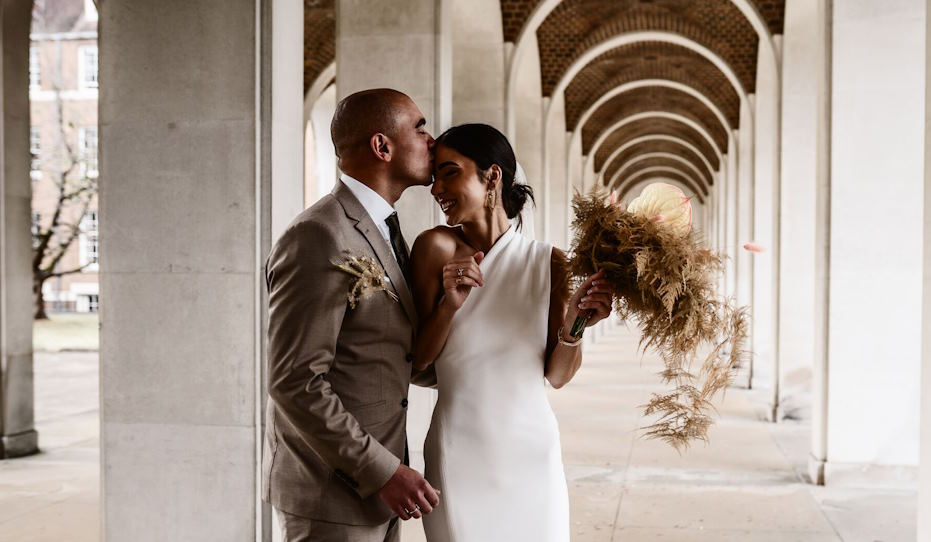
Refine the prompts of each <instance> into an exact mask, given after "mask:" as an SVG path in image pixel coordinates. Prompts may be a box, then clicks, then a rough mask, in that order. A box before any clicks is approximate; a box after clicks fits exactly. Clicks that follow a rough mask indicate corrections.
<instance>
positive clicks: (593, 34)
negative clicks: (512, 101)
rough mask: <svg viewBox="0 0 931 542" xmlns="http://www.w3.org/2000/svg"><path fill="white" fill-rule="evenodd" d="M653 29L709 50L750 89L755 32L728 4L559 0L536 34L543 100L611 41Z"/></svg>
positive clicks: (726, 0)
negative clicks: (592, 51) (578, 61)
mask: <svg viewBox="0 0 931 542" xmlns="http://www.w3.org/2000/svg"><path fill="white" fill-rule="evenodd" d="M638 30H659V31H667V32H673V33H676V34H679V35H682V36H685V37H687V38H689V39H691V40H693V41H695V42H696V43H699V44H701V45H704V46H705V47H707V48H708V49H711V50H712V51H715V52H716V53H717V54H718V55H719V56H721V57H722V58H723V59H724V60H725V61H726V62H727V63H728V64H729V65H730V66H731V68H732V69H733V70H734V72H735V73H736V74H737V77H738V78H739V79H740V82H741V84H742V86H743V87H744V89H746V91H747V92H748V93H752V92H754V88H755V85H756V57H757V43H758V41H759V40H758V38H757V34H756V31H754V30H753V27H752V26H751V25H750V22H749V21H748V20H747V19H746V18H745V17H744V15H743V13H741V12H740V10H739V9H738V8H737V6H735V5H734V4H733V3H732V2H731V1H730V0H701V1H695V0H563V2H560V4H559V6H557V7H556V8H555V9H554V10H553V11H552V12H550V14H549V16H547V18H546V19H545V20H544V21H543V23H542V24H540V28H538V29H537V41H538V45H539V51H540V70H541V72H542V82H543V95H544V96H550V95H551V94H552V92H553V90H554V88H555V87H556V84H557V83H558V82H559V79H560V78H561V77H562V76H563V74H564V73H565V72H566V70H567V69H568V68H569V66H570V65H571V64H572V63H573V62H574V61H575V60H576V59H577V58H579V57H580V56H582V54H583V53H584V52H585V51H587V50H588V49H590V48H591V47H593V46H595V45H597V44H599V43H601V42H603V41H605V40H607V39H609V38H610V37H612V36H616V35H619V34H623V33H626V32H632V31H638Z"/></svg>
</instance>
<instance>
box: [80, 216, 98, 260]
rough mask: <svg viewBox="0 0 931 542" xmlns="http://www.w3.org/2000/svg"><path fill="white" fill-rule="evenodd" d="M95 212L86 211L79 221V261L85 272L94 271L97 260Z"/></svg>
mask: <svg viewBox="0 0 931 542" xmlns="http://www.w3.org/2000/svg"><path fill="white" fill-rule="evenodd" d="M97 233H98V232H97V211H88V213H87V214H86V215H84V219H83V220H82V221H81V236H80V238H79V241H80V251H79V252H80V260H81V265H82V266H87V267H85V268H84V270H85V271H96V270H97V264H98V262H99V261H100V260H99V254H98V238H97Z"/></svg>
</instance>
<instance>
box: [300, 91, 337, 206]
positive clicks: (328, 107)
mask: <svg viewBox="0 0 931 542" xmlns="http://www.w3.org/2000/svg"><path fill="white" fill-rule="evenodd" d="M335 111H336V85H330V86H329V87H327V89H326V90H324V91H323V92H322V93H321V94H320V96H319V97H318V98H317V99H316V100H315V101H314V104H313V105H312V106H311V108H310V115H309V119H308V122H307V126H306V128H305V131H304V134H305V135H304V143H305V146H304V149H305V150H304V157H305V160H304V178H305V181H304V206H305V207H310V206H311V205H313V204H314V203H316V202H317V200H319V199H320V198H322V197H323V196H325V195H327V194H329V193H330V191H331V190H333V185H334V184H335V183H336V179H337V177H338V176H339V173H338V169H337V167H336V151H334V150H333V140H332V139H331V138H330V121H331V120H333V113H334V112H335Z"/></svg>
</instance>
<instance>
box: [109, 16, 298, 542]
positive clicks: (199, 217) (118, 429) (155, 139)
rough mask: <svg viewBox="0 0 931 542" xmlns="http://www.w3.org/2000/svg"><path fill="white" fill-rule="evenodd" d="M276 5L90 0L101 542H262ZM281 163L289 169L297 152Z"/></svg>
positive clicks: (265, 530)
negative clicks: (96, 54) (95, 34)
mask: <svg viewBox="0 0 931 542" xmlns="http://www.w3.org/2000/svg"><path fill="white" fill-rule="evenodd" d="M288 1H289V2H290V1H293V0H288ZM281 3H286V2H285V0H281V2H279V1H278V0H274V1H269V2H261V3H257V2H254V1H236V2H229V1H223V0H202V1H199V2H186V1H182V0H168V1H165V2H151V3H147V2H131V3H126V2H102V3H101V5H100V82H101V85H100V86H101V90H100V117H99V118H100V132H101V137H100V165H101V168H100V169H101V181H102V182H101V192H100V209H101V217H102V220H101V222H100V227H101V238H102V239H103V240H104V242H103V243H102V244H101V252H102V254H101V258H100V260H101V274H100V288H101V300H102V301H103V303H102V304H101V340H100V343H101V352H100V357H101V419H102V421H101V448H102V468H101V473H102V478H103V479H102V496H101V504H102V508H103V510H102V518H103V529H102V530H103V537H104V539H105V540H111V541H116V540H134V541H139V542H145V541H163V540H254V539H267V537H268V536H269V530H268V526H269V522H268V518H269V514H268V508H267V507H264V506H260V504H259V500H258V494H257V480H258V466H259V462H260V461H259V460H260V455H259V454H260V443H261V433H262V426H261V419H262V408H261V405H262V404H263V403H264V398H263V396H264V393H263V390H264V386H263V384H262V371H263V367H264V363H263V361H262V358H263V351H264V345H263V337H264V326H263V322H264V318H265V316H264V313H263V309H264V306H265V302H264V298H263V293H264V278H263V267H264V257H265V254H267V252H268V249H269V246H270V237H271V212H270V211H271V193H270V184H271V178H272V177H271V175H272V173H271V172H272V171H273V169H275V168H273V167H272V164H270V163H269V161H268V160H266V157H270V156H272V151H273V148H272V147H271V140H270V138H271V135H272V134H274V133H279V132H278V131H277V130H275V129H274V128H275V127H274V125H273V124H274V123H273V122H272V118H273V117H272V116H271V115H270V111H271V109H272V105H273V104H272V103H271V94H270V93H269V92H268V86H267V83H268V82H269V81H270V68H271V64H270V63H271V62H272V61H273V60H274V51H273V50H272V48H271V44H272V40H271V34H272V28H270V26H271V24H270V23H271V21H272V20H274V19H273V16H272V13H271V12H270V11H269V10H274V9H277V8H278V7H280V4H281ZM291 7H293V6H291ZM263 11H264V13H263ZM297 105H298V108H297V109H296V110H295V111H292V112H291V114H292V115H293V116H294V117H295V118H300V117H301V107H300V101H298V102H297ZM280 113H286V112H280ZM297 126H298V128H299V127H300V123H298V124H297ZM300 135H301V134H300V132H299V131H298V133H297V138H298V140H300ZM284 159H285V160H293V161H294V162H296V164H297V169H296V171H298V172H299V171H300V169H299V167H300V161H301V157H300V153H298V154H297V155H296V156H290V157H285V158H284ZM275 167H277V168H278V169H279V170H285V171H293V170H294V169H292V168H293V167H294V164H293V163H283V164H275ZM111 181H112V182H111Z"/></svg>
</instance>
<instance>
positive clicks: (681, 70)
mask: <svg viewBox="0 0 931 542" xmlns="http://www.w3.org/2000/svg"><path fill="white" fill-rule="evenodd" d="M647 80H650V81H663V84H664V85H666V86H673V87H674V88H683V89H686V88H687V89H689V91H691V92H692V93H694V94H695V95H696V96H702V97H703V98H706V101H707V102H708V103H710V104H714V105H713V106H709V107H712V108H713V109H718V110H719V111H721V117H722V118H726V119H727V120H726V121H724V124H727V125H729V126H730V127H732V128H737V127H738V126H739V122H740V96H738V94H737V92H736V91H735V90H734V88H733V87H732V86H731V85H730V83H729V82H728V81H727V79H726V78H725V77H724V74H723V73H722V72H721V71H720V70H719V69H718V68H717V67H716V66H715V65H714V64H712V63H711V61H709V60H708V59H707V58H705V57H703V56H701V55H700V54H698V53H696V52H695V51H693V50H691V49H688V48H686V47H682V46H679V45H675V44H672V43H666V42H649V41H640V42H636V43H631V44H628V45H624V46H621V47H617V48H614V49H611V50H610V51H608V52H606V53H604V54H602V55H600V56H598V57H597V58H595V59H594V60H592V61H591V62H590V63H588V64H587V65H586V66H585V67H584V68H582V70H581V71H580V72H579V73H578V74H577V75H576V76H575V78H573V80H572V82H570V83H569V85H568V86H567V87H566V91H565V95H566V125H567V126H578V125H581V124H584V120H582V121H580V118H583V117H584V112H585V111H586V110H589V111H590V110H591V109H592V104H594V103H595V102H596V101H598V100H599V99H602V98H603V97H604V96H605V95H606V94H609V93H612V92H617V90H616V89H617V88H619V87H622V86H624V85H628V84H631V83H635V82H638V83H639V82H641V81H647Z"/></svg>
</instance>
